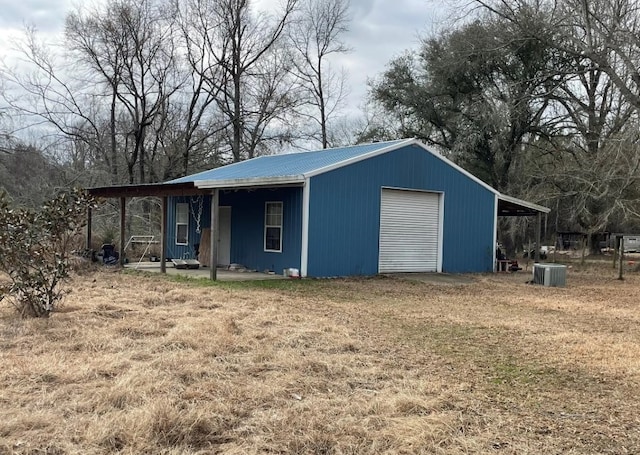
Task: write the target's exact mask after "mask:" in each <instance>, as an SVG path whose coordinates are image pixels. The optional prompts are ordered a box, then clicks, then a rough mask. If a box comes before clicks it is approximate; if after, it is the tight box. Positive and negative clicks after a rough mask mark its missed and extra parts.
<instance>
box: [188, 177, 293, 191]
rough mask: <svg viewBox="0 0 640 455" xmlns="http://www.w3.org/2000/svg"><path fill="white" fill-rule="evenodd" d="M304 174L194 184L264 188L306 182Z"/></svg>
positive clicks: (215, 186) (204, 181) (201, 181)
mask: <svg viewBox="0 0 640 455" xmlns="http://www.w3.org/2000/svg"><path fill="white" fill-rule="evenodd" d="M304 182H305V177H304V176H303V175H284V176H279V177H258V178H249V179H226V180H196V181H195V182H193V183H194V185H195V186H196V187H197V188H200V189H215V188H218V189H225V188H263V187H279V186H300V185H302V184H304Z"/></svg>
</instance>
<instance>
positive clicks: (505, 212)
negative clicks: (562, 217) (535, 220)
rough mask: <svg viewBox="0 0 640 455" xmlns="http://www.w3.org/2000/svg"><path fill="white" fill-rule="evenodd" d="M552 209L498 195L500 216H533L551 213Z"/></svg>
mask: <svg viewBox="0 0 640 455" xmlns="http://www.w3.org/2000/svg"><path fill="white" fill-rule="evenodd" d="M550 211H551V209H549V208H547V207H543V206H542V205H538V204H533V203H531V202H527V201H523V200H522V199H517V198H515V197H511V196H507V195H505V194H498V216H532V215H537V214H538V213H549V212H550Z"/></svg>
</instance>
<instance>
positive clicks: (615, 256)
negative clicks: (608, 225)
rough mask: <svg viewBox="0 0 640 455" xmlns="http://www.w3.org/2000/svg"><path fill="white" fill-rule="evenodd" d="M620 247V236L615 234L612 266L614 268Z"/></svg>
mask: <svg viewBox="0 0 640 455" xmlns="http://www.w3.org/2000/svg"><path fill="white" fill-rule="evenodd" d="M619 248H620V238H619V237H618V236H617V235H616V236H615V237H614V239H613V268H614V269H615V268H616V265H617V263H618V250H619Z"/></svg>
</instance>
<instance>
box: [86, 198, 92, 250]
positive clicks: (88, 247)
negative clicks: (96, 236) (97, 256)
mask: <svg viewBox="0 0 640 455" xmlns="http://www.w3.org/2000/svg"><path fill="white" fill-rule="evenodd" d="M87 251H91V207H89V208H88V209H87Z"/></svg>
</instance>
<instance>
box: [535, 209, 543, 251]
mask: <svg viewBox="0 0 640 455" xmlns="http://www.w3.org/2000/svg"><path fill="white" fill-rule="evenodd" d="M541 230H542V213H541V212H538V214H537V215H536V247H535V249H534V253H533V262H539V261H540V247H541V245H540V237H541V236H540V231H541Z"/></svg>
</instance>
